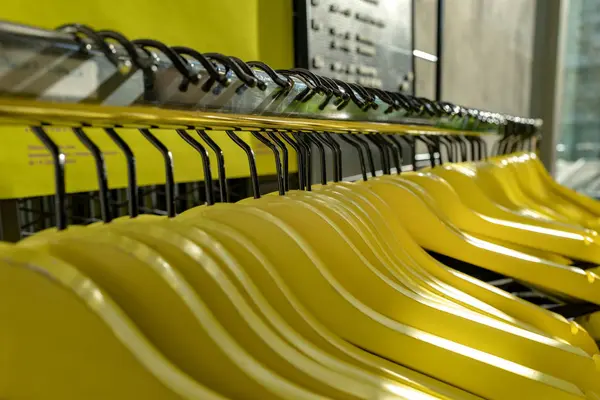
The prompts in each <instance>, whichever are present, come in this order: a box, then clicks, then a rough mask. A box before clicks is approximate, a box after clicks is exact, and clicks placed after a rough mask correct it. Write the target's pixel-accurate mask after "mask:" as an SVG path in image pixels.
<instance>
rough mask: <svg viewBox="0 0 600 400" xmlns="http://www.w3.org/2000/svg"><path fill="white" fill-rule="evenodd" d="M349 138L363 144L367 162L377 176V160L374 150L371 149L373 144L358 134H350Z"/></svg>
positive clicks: (372, 174)
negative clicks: (374, 156) (375, 159)
mask: <svg viewBox="0 0 600 400" xmlns="http://www.w3.org/2000/svg"><path fill="white" fill-rule="evenodd" d="M348 138H349V139H350V140H354V141H355V142H357V143H358V144H360V145H361V146H363V149H364V150H365V153H366V154H367V162H368V163H369V169H370V171H371V176H372V177H373V178H374V177H375V176H376V172H377V170H376V169H375V162H374V161H373V152H372V151H371V146H369V143H368V142H367V141H366V140H364V139H363V138H362V137H360V136H359V135H357V134H350V135H349V136H348Z"/></svg>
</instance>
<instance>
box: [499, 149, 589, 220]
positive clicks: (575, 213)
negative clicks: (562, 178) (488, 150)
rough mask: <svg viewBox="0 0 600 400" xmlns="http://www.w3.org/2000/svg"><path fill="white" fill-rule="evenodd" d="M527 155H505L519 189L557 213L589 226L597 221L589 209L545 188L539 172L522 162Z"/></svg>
mask: <svg viewBox="0 0 600 400" xmlns="http://www.w3.org/2000/svg"><path fill="white" fill-rule="evenodd" d="M525 157H527V155H526V154H523V153H516V154H512V155H509V156H507V157H505V159H506V160H507V161H508V163H507V167H508V168H507V169H508V170H509V171H510V172H511V173H512V176H513V177H514V182H515V183H516V186H517V187H518V190H520V191H521V192H522V193H523V194H524V195H525V196H527V197H528V198H530V199H532V200H533V201H534V202H537V203H541V204H544V205H546V206H547V207H548V208H550V209H552V210H554V211H555V212H556V213H558V214H560V215H563V216H565V217H567V218H569V219H572V220H573V221H579V222H581V223H583V224H585V225H586V226H588V225H587V223H588V221H590V220H593V221H590V222H597V217H595V216H594V215H593V214H591V213H589V212H588V211H587V210H585V209H582V208H579V207H577V206H576V205H575V204H573V203H571V202H569V201H565V199H563V198H562V197H561V196H556V195H555V194H554V193H552V192H551V191H547V190H545V187H544V185H543V183H542V181H541V180H540V179H539V176H538V175H537V173H531V172H532V170H531V169H530V168H528V166H527V165H526V164H524V163H523V162H522V161H523V159H524V158H525ZM491 162H493V163H495V164H497V163H498V162H499V160H498V159H492V160H491Z"/></svg>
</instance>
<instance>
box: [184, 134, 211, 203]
mask: <svg viewBox="0 0 600 400" xmlns="http://www.w3.org/2000/svg"><path fill="white" fill-rule="evenodd" d="M175 131H176V132H177V134H178V135H179V136H180V137H181V138H182V139H183V140H185V142H186V143H187V144H189V145H190V146H192V148H193V149H194V150H196V151H197V152H198V154H200V158H201V159H202V171H203V173H204V194H205V197H206V205H208V206H212V205H213V204H215V200H214V195H213V193H214V188H213V180H212V171H211V169H210V158H209V157H208V151H207V150H206V149H205V148H204V146H202V144H200V142H198V141H197V140H196V139H194V138H193V137H192V136H190V134H189V133H187V132H186V130H185V129H176V130H175Z"/></svg>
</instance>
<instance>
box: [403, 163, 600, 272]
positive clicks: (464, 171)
mask: <svg viewBox="0 0 600 400" xmlns="http://www.w3.org/2000/svg"><path fill="white" fill-rule="evenodd" d="M427 172H430V173H432V174H435V175H437V176H439V177H440V178H442V179H443V180H444V181H445V182H447V183H448V184H449V185H451V186H452V187H453V188H454V189H455V190H456V192H457V193H458V194H459V195H460V199H461V201H462V202H463V203H464V204H465V205H466V206H468V207H469V208H471V209H472V210H474V211H476V212H479V213H481V214H483V215H486V216H489V217H492V218H496V219H503V220H507V221H512V222H516V223H522V224H528V225H533V226H539V227H542V228H548V229H552V230H558V231H562V230H564V231H566V232H569V233H575V234H582V235H588V236H592V237H594V236H593V234H594V233H593V232H590V231H589V230H587V229H585V228H583V227H581V226H580V225H576V224H574V223H573V224H568V223H563V222H559V221H549V220H542V219H540V218H535V217H534V216H531V215H527V214H525V215H523V214H522V213H519V212H516V211H514V210H511V209H508V208H505V207H504V206H502V205H500V204H498V203H496V202H494V201H493V199H492V198H491V197H489V196H488V195H487V193H486V192H484V191H483V190H482V189H481V188H480V186H479V185H477V183H476V182H475V180H474V179H473V178H474V175H475V173H474V172H473V171H472V170H470V169H469V168H465V167H463V166H462V165H461V164H447V165H443V166H439V167H436V168H433V169H431V170H427ZM406 176H407V178H408V179H411V178H410V176H408V175H406ZM471 233H472V234H473V232H471ZM481 238H483V237H481ZM485 239H486V240H492V241H493V240H494V238H491V237H490V236H489V235H487V236H485ZM495 240H498V244H502V245H503V246H509V247H513V248H514V249H515V250H521V249H523V250H526V252H533V253H536V254H533V255H536V256H538V257H542V258H544V257H545V258H547V259H549V260H551V261H554V262H558V263H562V264H568V263H569V262H570V260H568V259H567V258H564V257H561V256H558V255H556V254H553V253H550V252H539V251H536V249H534V248H533V247H531V246H523V245H518V244H510V242H508V241H505V240H499V239H495ZM523 243H527V242H526V241H524V242H523Z"/></svg>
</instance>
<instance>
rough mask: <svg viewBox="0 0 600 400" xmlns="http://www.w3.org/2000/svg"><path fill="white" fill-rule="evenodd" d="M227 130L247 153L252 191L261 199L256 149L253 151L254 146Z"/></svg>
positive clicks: (256, 197)
mask: <svg viewBox="0 0 600 400" xmlns="http://www.w3.org/2000/svg"><path fill="white" fill-rule="evenodd" d="M225 132H226V133H227V136H229V138H230V139H231V140H233V142H234V143H235V144H237V145H238V146H239V147H241V148H242V150H244V152H245V153H246V156H247V157H248V169H249V170H250V180H251V182H252V193H253V195H254V198H255V199H260V186H259V184H258V171H257V170H256V157H255V156H254V151H252V148H251V147H250V146H248V144H246V142H244V141H243V140H242V139H240V137H239V136H238V135H236V134H235V133H234V132H233V131H225Z"/></svg>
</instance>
